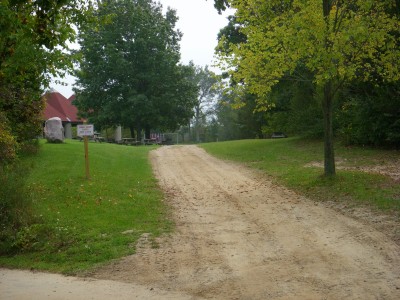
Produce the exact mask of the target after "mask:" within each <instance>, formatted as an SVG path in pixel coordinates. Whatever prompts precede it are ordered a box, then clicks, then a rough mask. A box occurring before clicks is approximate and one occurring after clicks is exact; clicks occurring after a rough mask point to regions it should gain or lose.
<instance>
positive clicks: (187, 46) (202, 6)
mask: <svg viewBox="0 0 400 300" xmlns="http://www.w3.org/2000/svg"><path fill="white" fill-rule="evenodd" d="M158 2H160V3H161V4H162V6H163V7H164V8H165V9H166V8H167V7H171V8H173V9H176V11H177V15H178V17H179V21H178V24H177V28H178V29H179V30H180V31H181V32H182V33H183V37H182V41H181V55H182V58H181V61H182V62H183V63H184V64H187V63H189V61H191V60H192V61H193V62H194V63H195V64H196V65H200V66H205V65H209V66H211V65H212V64H213V58H214V48H215V46H216V45H217V34H218V32H219V30H220V29H221V28H223V27H224V26H225V25H226V24H227V23H228V21H227V19H226V17H227V13H225V14H223V15H219V14H218V12H217V11H216V10H215V8H214V1H213V0H207V1H206V0H158ZM64 81H65V82H66V83H67V84H68V86H62V85H58V84H53V85H51V87H52V88H54V89H56V90H57V91H59V92H60V93H61V94H63V95H64V96H65V97H67V98H69V97H70V96H71V95H72V93H73V92H72V87H73V82H74V78H73V77H72V76H68V77H67V78H66V79H65V80H64Z"/></svg>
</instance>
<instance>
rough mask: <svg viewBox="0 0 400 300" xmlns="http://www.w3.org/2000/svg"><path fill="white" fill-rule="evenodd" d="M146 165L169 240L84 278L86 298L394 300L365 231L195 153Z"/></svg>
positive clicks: (390, 254) (395, 292)
mask: <svg viewBox="0 0 400 300" xmlns="http://www.w3.org/2000/svg"><path fill="white" fill-rule="evenodd" d="M151 160H152V164H153V168H154V172H155V174H156V176H157V178H158V180H159V183H160V186H161V187H162V188H163V189H164V190H165V192H166V195H167V197H166V201H168V204H169V205H170V206H171V214H172V218H173V219H174V221H175V223H176V232H175V233H174V234H172V235H171V236H167V237H163V238H162V239H159V240H158V245H159V247H154V241H152V239H151V237H150V236H149V235H143V236H142V239H141V240H140V242H139V244H138V248H137V253H136V254H135V255H132V256H129V257H125V258H123V259H121V260H118V261H114V262H112V263H111V264H109V265H107V266H105V267H103V268H101V269H98V270H96V271H94V272H92V273H91V274H89V276H90V279H88V278H86V279H85V280H86V281H88V280H89V282H99V283H100V284H99V285H97V286H96V287H94V286H91V287H89V288H86V289H85V291H87V292H89V294H87V295H91V294H90V291H93V293H95V291H97V293H99V292H101V291H102V288H101V287H100V286H101V285H103V286H104V287H107V285H110V286H111V287H112V288H113V289H114V290H113V292H110V291H107V294H104V295H106V296H104V297H103V298H101V297H100V298H97V297H96V296H95V294H93V295H91V298H92V299H112V298H116V297H118V298H120V299H128V298H124V297H123V296H119V295H120V294H116V293H117V292H120V293H123V292H127V293H128V295H129V294H130V295H131V298H133V299H135V297H136V298H137V299H363V300H364V299H400V256H399V253H400V247H399V246H398V245H397V244H396V243H395V242H394V241H393V240H392V239H391V238H390V237H389V236H388V235H387V234H385V233H384V232H382V231H380V230H376V229H375V228H374V227H373V226H371V225H369V224H368V223H367V222H361V221H359V220H357V219H354V218H350V217H348V216H345V215H343V214H341V213H338V212H337V211H335V210H333V209H330V208H328V207H326V205H324V204H317V203H315V202H312V201H309V200H308V199H305V198H303V197H301V196H298V195H296V194H295V193H293V192H290V191H288V190H286V189H284V188H282V187H279V186H276V185H274V184H273V183H271V182H270V181H268V180H267V179H266V178H265V177H263V176H261V175H259V174H257V173H255V172H254V171H250V170H248V169H247V168H244V167H242V166H239V165H236V164H233V163H229V162H224V161H221V160H218V159H215V158H213V157H211V156H210V155H208V154H207V153H206V152H205V151H204V150H202V149H200V148H198V147H196V146H174V147H161V148H159V149H158V150H156V151H153V152H152V153H151ZM1 272H3V270H1ZM1 272H0V275H1V274H3V273H1ZM28 273H29V272H28ZM5 274H6V273H5ZM7 276H8V275H6V276H0V295H4V293H3V292H4V286H5V284H4V282H8V285H7V286H8V287H9V286H10V283H9V280H8V279H7V278H6V277H7ZM55 276H58V275H55ZM56 278H58V279H56V282H58V281H57V280H59V281H61V279H60V278H59V277H56ZM74 280H77V281H79V282H82V280H83V279H76V278H74V279H72V281H74ZM103 280H105V281H103ZM110 280H112V281H110ZM59 284H60V285H62V284H61V283H60V282H58V283H57V284H55V285H54V286H55V287H54V289H55V290H56V289H57V288H56V287H57V286H59ZM21 285H22V286H21ZM27 285H29V283H21V282H20V283H19V284H17V285H15V286H14V287H15V289H18V288H19V289H22V288H23V287H24V286H27ZM50 286H51V285H50ZM124 286H125V287H124ZM47 287H49V285H47ZM115 289H116V290H115ZM77 290H79V289H77ZM68 292H69V291H68V289H67V290H64V293H68ZM48 293H49V294H50V296H48V297H47V299H72V297H69V296H70V295H67V296H68V297H65V298H62V297H58V298H57V297H52V296H54V295H55V294H51V288H50V290H48ZM113 293H114V294H113ZM6 295H7V294H6ZM60 295H62V294H60ZM111 295H112V296H111ZM124 295H126V294H124ZM0 298H1V297H0ZM43 298H45V299H46V297H43ZM43 298H41V299H43ZM6 299H13V298H6ZM14 299H15V298H14ZM18 299H28V298H18ZM37 299H39V298H37ZM81 299H83V298H81ZM86 299H90V297H89V298H86Z"/></svg>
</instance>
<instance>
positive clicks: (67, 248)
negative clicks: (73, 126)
mask: <svg viewBox="0 0 400 300" xmlns="http://www.w3.org/2000/svg"><path fill="white" fill-rule="evenodd" d="M152 149H154V147H150V146H146V147H144V146H143V147H132V146H123V145H115V144H107V143H102V144H100V143H89V160H90V174H91V180H86V178H85V160H84V145H83V142H78V141H73V140H68V141H67V142H66V143H64V144H48V143H46V142H42V145H41V150H40V152H39V155H38V156H36V157H34V158H33V160H32V162H31V164H32V166H33V168H32V170H31V171H30V175H29V178H28V182H27V184H28V186H29V190H30V192H31V193H32V198H33V209H34V214H35V216H36V217H37V218H38V220H39V221H40V222H39V223H40V225H37V226H32V228H29V229H27V231H26V232H25V235H26V236H25V237H24V236H21V237H20V238H19V239H20V243H26V247H27V249H28V248H29V249H30V250H29V251H26V252H24V251H22V252H21V253H19V254H18V255H13V256H8V257H5V256H3V257H0V265H2V266H8V267H18V268H28V269H29V268H33V269H40V270H52V271H57V272H62V273H67V274H74V273H76V272H78V271H81V270H85V269H88V268H90V267H93V266H95V265H97V264H101V263H104V262H107V261H109V260H111V259H114V258H118V257H122V256H125V255H128V254H132V253H134V252H135V246H136V243H137V240H138V239H139V238H140V236H141V235H142V234H143V233H149V234H150V238H151V239H153V241H154V238H155V237H157V236H159V235H160V234H162V233H167V232H169V231H170V230H171V228H172V227H173V225H172V223H171V222H170V221H169V219H168V208H167V206H166V205H164V203H163V194H162V192H161V191H160V190H159V188H158V186H157V182H156V180H155V179H154V177H153V174H152V170H151V166H150V163H149V160H148V153H149V151H150V150H152ZM30 159H32V158H30ZM154 246H157V245H156V243H155V241H154ZM32 249H36V251H32Z"/></svg>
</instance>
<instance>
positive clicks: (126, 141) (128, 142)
mask: <svg viewBox="0 0 400 300" xmlns="http://www.w3.org/2000/svg"><path fill="white" fill-rule="evenodd" d="M122 144H124V145H133V146H136V145H140V144H141V143H140V142H139V141H137V140H136V139H135V138H123V139H122Z"/></svg>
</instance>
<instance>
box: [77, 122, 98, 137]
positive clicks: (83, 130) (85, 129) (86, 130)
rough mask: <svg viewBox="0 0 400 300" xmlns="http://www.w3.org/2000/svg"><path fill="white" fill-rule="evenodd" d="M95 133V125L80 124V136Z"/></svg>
mask: <svg viewBox="0 0 400 300" xmlns="http://www.w3.org/2000/svg"><path fill="white" fill-rule="evenodd" d="M93 134H94V126H93V125H91V124H90V125H89V124H85V125H78V136H91V135H93Z"/></svg>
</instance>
